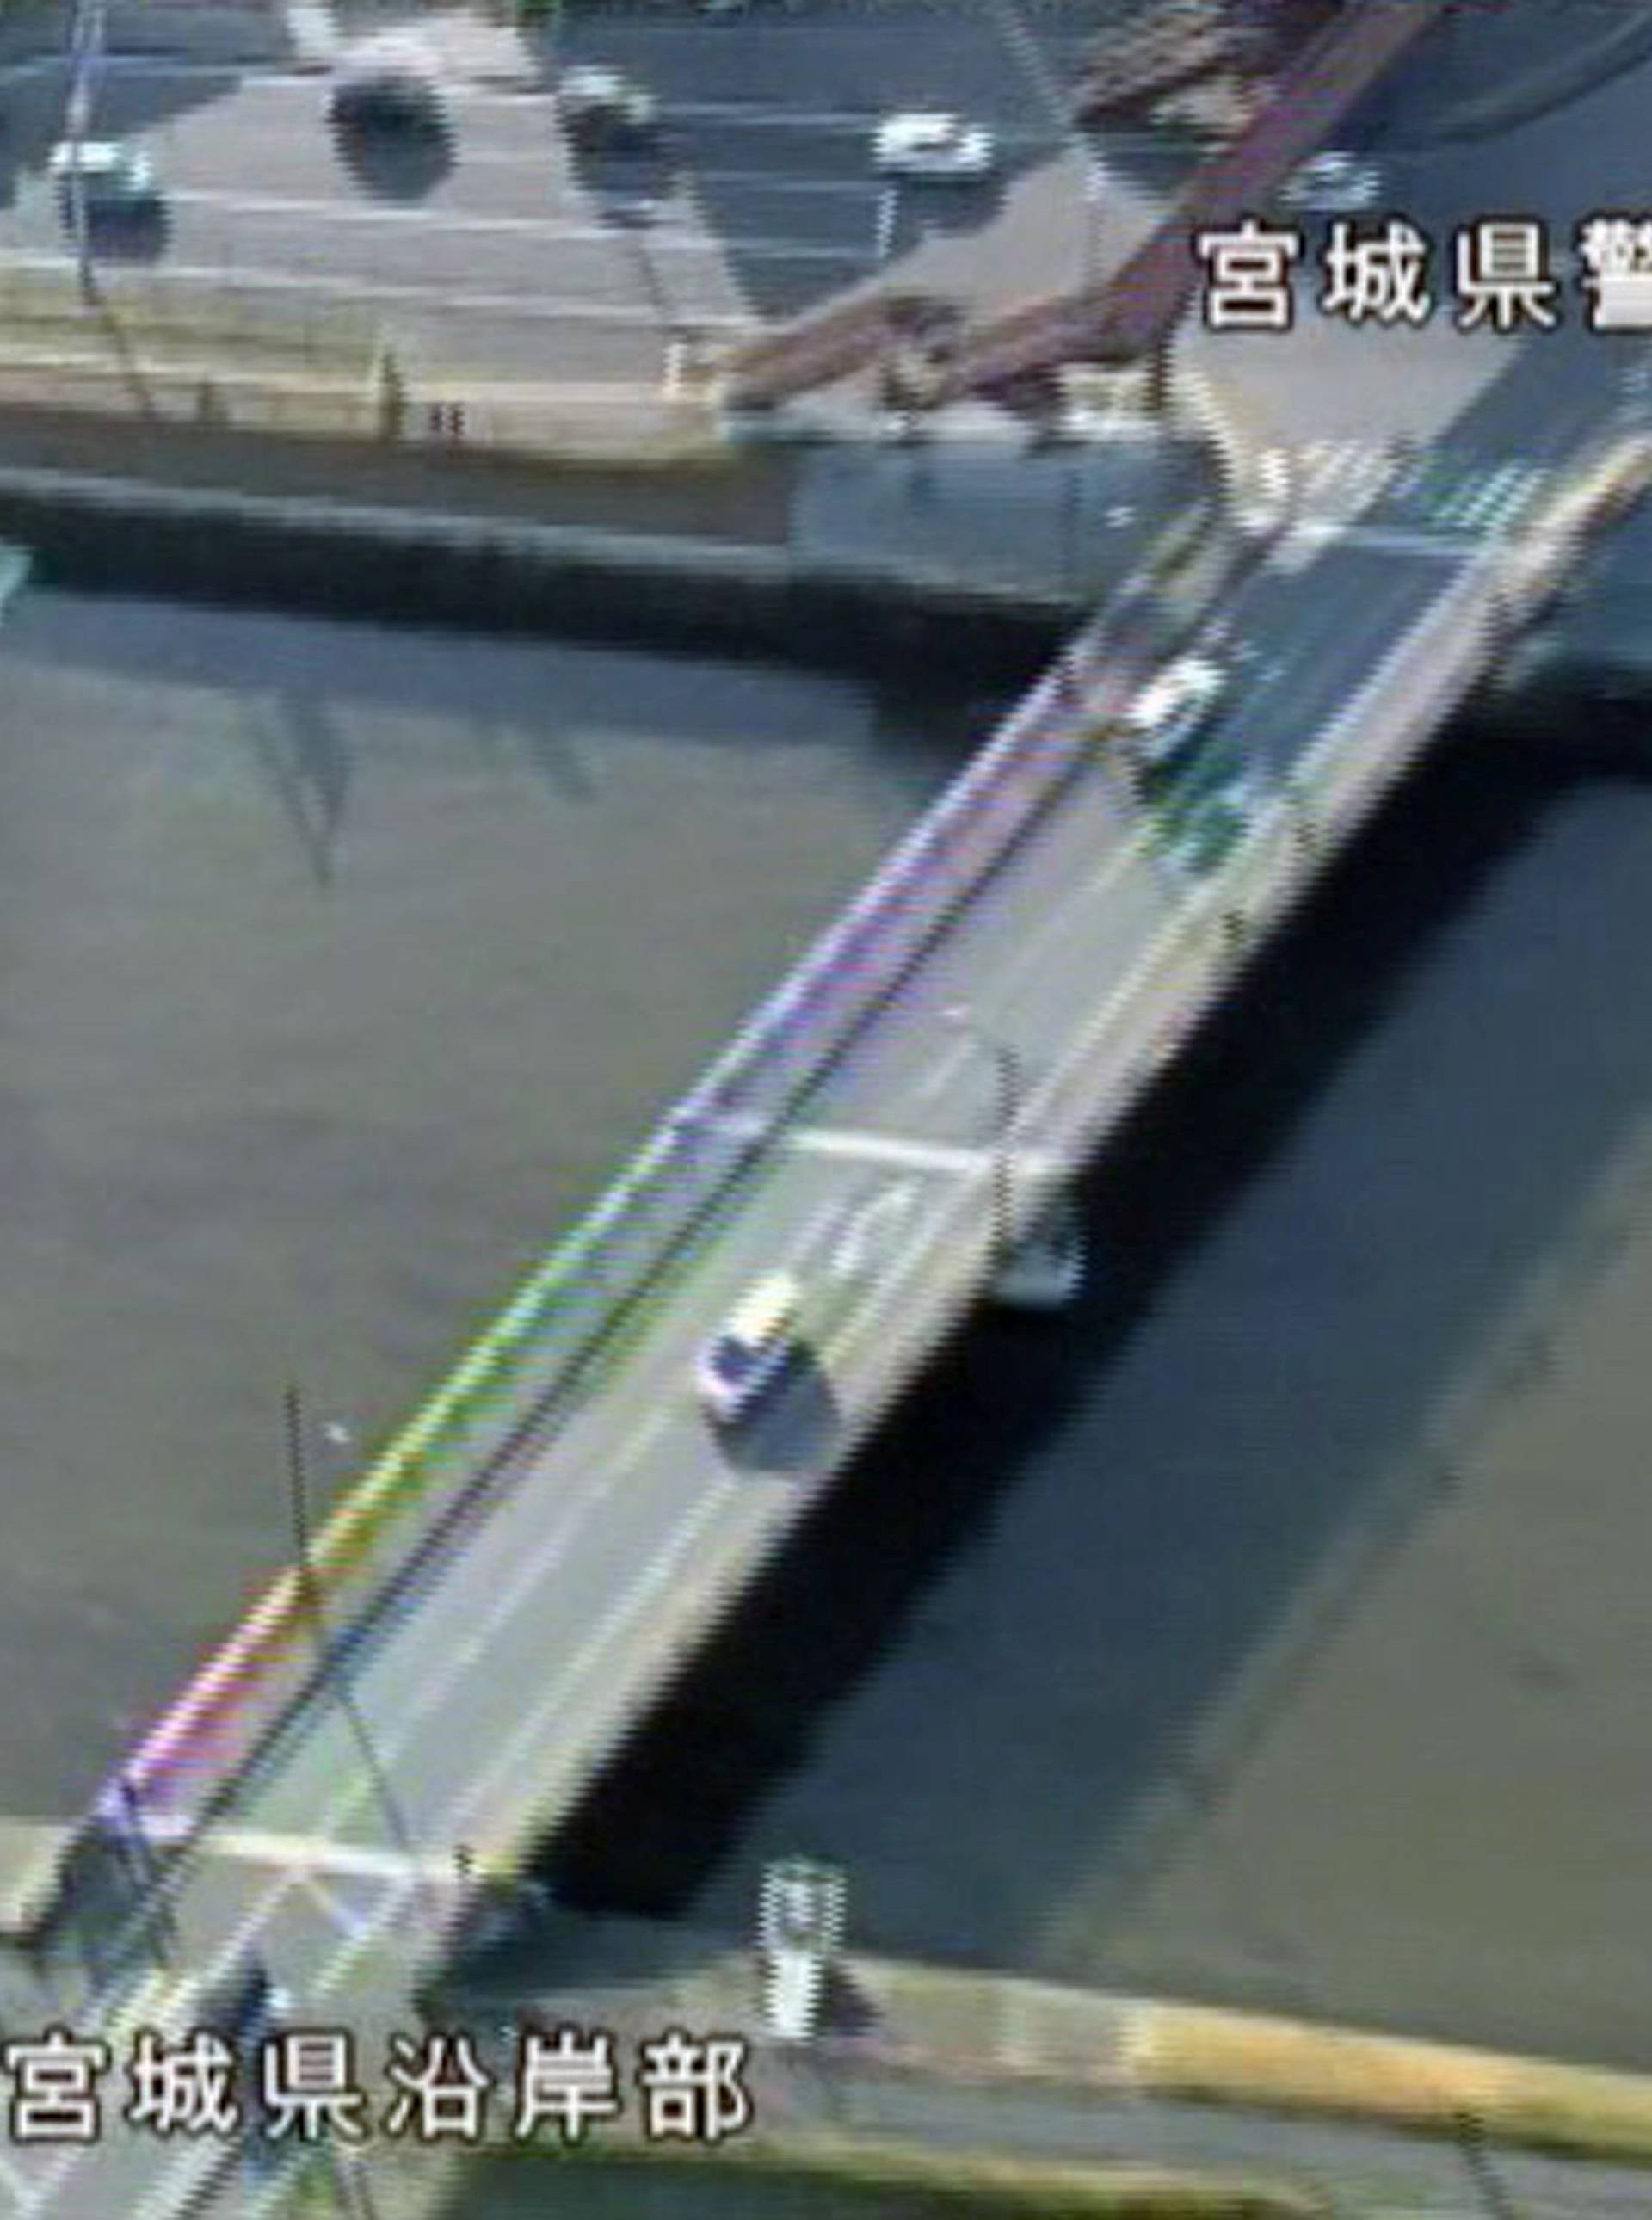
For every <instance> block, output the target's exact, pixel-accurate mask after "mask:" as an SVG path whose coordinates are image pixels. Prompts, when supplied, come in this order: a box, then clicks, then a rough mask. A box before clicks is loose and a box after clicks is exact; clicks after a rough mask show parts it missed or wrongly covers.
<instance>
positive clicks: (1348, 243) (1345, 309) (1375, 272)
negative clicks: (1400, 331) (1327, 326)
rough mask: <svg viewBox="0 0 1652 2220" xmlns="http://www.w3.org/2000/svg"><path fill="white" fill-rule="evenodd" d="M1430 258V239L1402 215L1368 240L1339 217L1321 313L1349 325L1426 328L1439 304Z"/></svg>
mask: <svg viewBox="0 0 1652 2220" xmlns="http://www.w3.org/2000/svg"><path fill="white" fill-rule="evenodd" d="M1428 257H1429V246H1428V241H1427V240H1425V239H1424V236H1423V234H1422V233H1421V232H1420V231H1418V228H1417V227H1416V226H1415V225H1414V224H1412V223H1408V222H1407V221H1406V219H1405V218H1404V217H1403V216H1390V217H1389V219H1388V221H1387V227H1386V228H1385V229H1384V230H1382V231H1381V232H1379V233H1376V234H1373V235H1368V236H1366V237H1363V238H1362V237H1358V236H1356V233H1355V229H1354V227H1353V225H1352V224H1351V223H1348V222H1346V221H1343V220H1341V219H1339V220H1338V221H1337V222H1335V223H1333V224H1332V225H1331V233H1330V236H1329V238H1328V240H1326V243H1325V290H1324V291H1323V292H1322V293H1321V294H1320V296H1319V307H1320V309H1321V311H1322V312H1323V314H1325V315H1327V316H1346V317H1347V319H1348V321H1349V322H1350V324H1362V323H1365V322H1367V321H1370V322H1372V323H1376V324H1425V323H1426V322H1427V321H1428V320H1429V318H1430V317H1431V315H1433V314H1434V305H1435V304H1434V296H1433V295H1432V294H1431V292H1430V290H1428V284H1427V278H1428Z"/></svg>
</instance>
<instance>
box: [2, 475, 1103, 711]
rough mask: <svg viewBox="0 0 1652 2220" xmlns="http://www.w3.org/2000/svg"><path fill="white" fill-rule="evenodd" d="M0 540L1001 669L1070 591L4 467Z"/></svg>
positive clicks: (65, 569) (388, 615)
mask: <svg viewBox="0 0 1652 2220" xmlns="http://www.w3.org/2000/svg"><path fill="white" fill-rule="evenodd" d="M0 537H4V538H7V539H14V540H16V541H17V542H18V543H20V544H21V545H22V546H26V547H28V548H29V549H31V550H32V551H33V552H34V557H35V575H36V577H37V578H39V579H40V580H41V582H42V583H47V584H50V585H58V586H63V587H67V588H70V589H75V590H78V591H83V592H113V593H122V594H134V595H142V594H151V595H161V596H178V597H183V598H190V599H200V600H204V601H209V602H216V603H240V604H251V605H254V606H261V607H265V608H280V609H292V610H299V611H303V612H306V613H315V614H324V615H331V616H345V617H358V618H368V619H375V620H380V621H389V622H398V621H399V622H417V623H420V624H427V625H452V626H456V627H467V628H471V629H477V630H484V631H495V632H514V633H558V634H559V635H561V636H563V637H564V638H566V637H569V636H570V635H571V636H573V637H576V638H578V637H585V638H590V639H605V640H615V639H646V640H648V641H649V642H650V643H651V644H652V645H683V646H685V647H689V646H691V647H693V648H695V649H696V650H701V651H703V650H704V649H705V648H707V647H708V646H710V647H712V648H713V649H714V650H726V652H729V653H731V654H735V655H751V656H759V657H770V656H777V657H783V658H788V659H790V660H794V661H797V662H801V663H804V664H813V665H816V666H826V667H845V666H847V667H851V668H854V669H857V670H865V669H867V668H869V667H871V668H876V667H879V666H883V667H888V666H899V667H901V668H902V669H905V670H911V668H912V667H913V664H914V662H919V663H921V662H922V661H923V660H925V659H927V658H928V657H930V656H931V655H933V656H936V657H938V658H944V660H945V662H946V664H947V665H948V666H949V669H950V670H951V671H953V672H957V670H959V669H960V668H963V669H965V670H968V669H970V668H976V669H980V670H982V671H988V670H995V671H998V672H1000V673H1001V672H1002V670H1004V668H1005V666H1006V665H1007V664H1016V663H1025V662H1031V661H1032V660H1034V659H1036V658H1039V657H1041V656H1042V655H1044V653H1045V652H1047V651H1048V650H1049V648H1050V645H1052V643H1053V642H1054V641H1055V640H1056V639H1058V638H1059V636H1060V635H1061V633H1063V631H1064V630H1066V629H1067V628H1069V626H1070V625H1071V623H1072V621H1073V620H1074V618H1075V614H1076V610H1075V603H1074V602H1072V601H1071V600H1070V599H1069V598H1068V597H1066V596H1056V595H1050V594H1032V595H1028V594H1025V593H1021V592H1016V591H1006V590H1004V589H999V588H994V587H981V586H976V587H972V586H969V585H967V584H960V583H952V582H951V581H942V580H936V581H926V580H920V579H904V580H901V579H896V578H893V577H890V576H889V575H888V574H887V573H882V572H876V571H870V570H868V571H856V570H853V569H851V568H848V567H839V566H838V565H836V564H832V565H826V564H818V563H811V562H810V561H808V560H807V558H800V557H798V556H796V555H795V554H792V553H789V552H786V551H785V550H784V549H782V548H778V547H774V546H739V545H732V544H730V543H729V542H727V541H718V540H714V539H695V538H692V537H689V536H686V535H679V534H670V535H667V534H659V535H654V534H639V533H615V532H610V531H592V530H588V529H585V528H583V527H575V526H566V525H541V524H535V523H529V522H519V521H512V520H506V519H501V518H480V517H475V516H468V515H460V514H444V513H440V512H437V511H432V510H424V511H417V512H415V511H409V510H407V509H398V508H390V507H388V506H371V505H365V504H343V503H338V504H335V503H332V502H321V501H316V500H313V499H306V500H290V499H278V498H271V497H268V496H255V495H248V494H240V493H232V492H228V491H224V490H217V489H211V490H209V489H205V488H196V487H190V488H187V489H186V488H174V487H163V486H159V485H156V484H153V483H146V482H142V481H139V480H133V479H124V478H115V477H87V476H80V475H77V474H73V473H70V472H66V471H35V470H27V471H20V470H0Z"/></svg>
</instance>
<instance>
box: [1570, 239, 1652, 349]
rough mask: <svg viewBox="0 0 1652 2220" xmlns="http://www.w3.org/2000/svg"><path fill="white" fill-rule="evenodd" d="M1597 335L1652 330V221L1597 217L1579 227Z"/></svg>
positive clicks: (1592, 326) (1580, 251)
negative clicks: (1600, 333) (1599, 333)
mask: <svg viewBox="0 0 1652 2220" xmlns="http://www.w3.org/2000/svg"><path fill="white" fill-rule="evenodd" d="M1577 251H1578V259H1579V260H1580V262H1581V263H1582V264H1583V266H1584V272H1585V275H1584V278H1583V280H1582V282H1583V284H1584V287H1585V288H1586V290H1587V291H1588V293H1589V294H1590V296H1592V297H1591V299H1590V302H1589V329H1590V330H1591V331H1593V332H1644V331H1652V222H1649V221H1646V220H1644V219H1643V220H1642V221H1638V222H1636V221H1631V219H1630V217H1628V216H1626V215H1593V216H1590V217H1588V218H1587V220H1586V221H1584V222H1583V223H1581V224H1580V225H1579V227H1578V234H1577Z"/></svg>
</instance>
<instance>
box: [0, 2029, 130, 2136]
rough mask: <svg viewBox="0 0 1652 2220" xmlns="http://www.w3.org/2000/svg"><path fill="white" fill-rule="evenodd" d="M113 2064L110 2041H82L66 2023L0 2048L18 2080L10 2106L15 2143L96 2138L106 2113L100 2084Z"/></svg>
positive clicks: (1, 2057) (1, 2059) (1, 2058)
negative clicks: (34, 2037)
mask: <svg viewBox="0 0 1652 2220" xmlns="http://www.w3.org/2000/svg"><path fill="white" fill-rule="evenodd" d="M0 2064H3V2065H4V2067H5V2069H6V2072H7V2073H9V2074H10V2075H11V2076H12V2078H13V2080H14V2081H15V2082H16V2087H15V2088H14V2089H13V2091H12V2094H11V2103H10V2107H9V2111H10V2120H9V2125H10V2130H11V2140H12V2141H13V2142H15V2143H92V2142H97V2138H98V2136H99V2135H100V2133H101V2132H102V2130H103V2112H102V2110H101V2106H100V2103H99V2098H98V2094H97V2088H96V2086H95V2084H96V2083H97V2081H98V2080H100V2079H101V2078H102V2076H103V2074H105V2073H108V2072H109V2045H108V2043H106V2042H101V2041H100V2040H99V2039H98V2038H97V2036H87V2037H85V2038H84V2040H77V2038H76V2037H75V2036H72V2035H71V2034H70V2032H69V2030H68V2029H67V2028H66V2027H48V2028H47V2030H46V2032H45V2034H44V2035H42V2036H39V2037H38V2038H37V2039H36V2040H34V2041H32V2042H30V2041H25V2040H22V2039H18V2040H15V2041H13V2042H8V2043H6V2044H5V2045H4V2046H3V2047H0Z"/></svg>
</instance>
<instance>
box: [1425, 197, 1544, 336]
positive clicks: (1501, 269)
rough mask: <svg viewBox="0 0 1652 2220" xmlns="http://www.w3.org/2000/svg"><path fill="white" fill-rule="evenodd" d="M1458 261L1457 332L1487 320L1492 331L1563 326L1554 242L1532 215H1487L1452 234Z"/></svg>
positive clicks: (1470, 330)
mask: <svg viewBox="0 0 1652 2220" xmlns="http://www.w3.org/2000/svg"><path fill="white" fill-rule="evenodd" d="M1452 244H1453V247H1454V250H1455V253H1456V279H1457V299H1458V303H1459V305H1458V309H1457V315H1456V323H1457V328H1458V329H1459V330H1460V331H1465V332H1472V331H1474V330H1477V329H1478V327H1480V326H1481V324H1483V323H1485V322H1486V321H1487V320H1488V319H1489V321H1490V322H1491V326H1492V328H1493V331H1497V332H1512V330H1513V329H1514V327H1515V326H1516V325H1517V324H1521V323H1530V324H1536V325H1537V326H1538V327H1539V328H1540V329H1541V330H1543V331H1552V330H1553V329H1554V327H1555V325H1556V323H1558V322H1559V321H1560V312H1559V310H1558V309H1556V308H1555V291H1556V285H1555V279H1554V278H1553V277H1552V276H1551V275H1550V273H1549V241H1548V238H1547V235H1546V234H1545V233H1544V230H1543V226H1542V224H1541V223H1539V222H1537V221H1536V220H1535V218H1533V217H1530V216H1483V217H1482V218H1481V221H1479V222H1478V223H1471V224H1467V225H1464V226H1462V228H1459V229H1458V230H1457V231H1456V232H1454V233H1453V234H1452Z"/></svg>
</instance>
